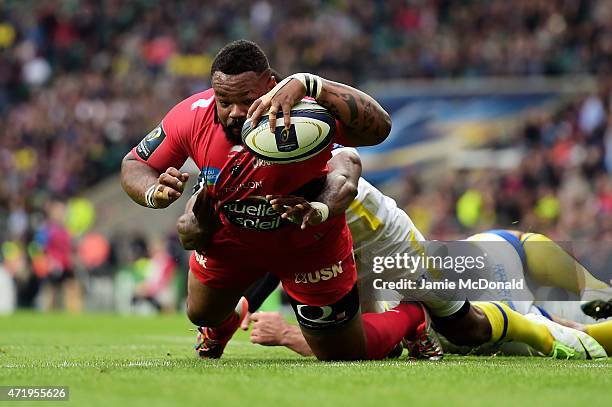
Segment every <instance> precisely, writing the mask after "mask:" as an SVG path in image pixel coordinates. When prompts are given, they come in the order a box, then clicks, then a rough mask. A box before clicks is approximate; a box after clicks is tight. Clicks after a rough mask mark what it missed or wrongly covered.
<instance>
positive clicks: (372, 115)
mask: <svg viewBox="0 0 612 407" xmlns="http://www.w3.org/2000/svg"><path fill="white" fill-rule="evenodd" d="M305 96H310V97H313V98H315V99H316V101H317V103H319V104H320V105H322V106H323V107H325V108H326V109H327V110H329V111H330V113H331V114H332V115H333V116H334V117H335V118H336V119H337V120H338V121H339V122H340V123H341V125H342V129H341V131H340V133H341V134H342V137H343V138H344V140H343V141H342V142H346V143H347V144H349V145H353V146H370V145H375V144H379V143H382V142H383V141H384V140H385V139H386V138H387V136H388V135H389V132H390V131H391V117H390V116H389V114H388V113H387V112H386V111H385V110H384V109H383V108H382V107H381V106H380V104H378V102H376V100H374V98H372V97H371V96H369V95H368V94H366V93H364V92H362V91H360V90H358V89H355V88H353V87H350V86H348V85H345V84H342V83H338V82H334V81H330V80H327V79H323V78H320V77H318V76H316V75H311V74H304V73H299V74H294V75H291V76H289V77H288V78H285V79H284V80H282V81H281V82H280V83H278V84H277V85H276V86H275V87H274V88H273V89H272V90H270V92H268V93H266V94H265V95H263V96H262V97H260V98H259V99H257V100H256V101H255V102H254V103H253V104H252V105H251V107H250V108H249V112H248V117H250V118H251V126H253V127H254V126H255V125H256V124H257V123H258V122H259V119H260V118H261V116H262V115H263V114H264V113H265V112H266V110H269V112H268V115H269V116H268V119H269V123H270V129H272V131H274V130H273V129H274V128H276V114H277V113H278V112H279V111H282V112H283V117H284V122H285V123H290V114H291V113H290V112H291V108H292V107H293V106H294V105H295V104H296V103H297V102H299V101H300V100H302V99H303V98H304V97H305Z"/></svg>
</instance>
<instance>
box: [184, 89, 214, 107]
mask: <svg viewBox="0 0 612 407" xmlns="http://www.w3.org/2000/svg"><path fill="white" fill-rule="evenodd" d="M181 103H182V104H184V105H185V107H188V108H189V110H190V111H196V110H198V109H204V110H212V109H213V108H214V105H215V91H214V90H213V88H209V89H206V90H205V91H202V92H198V93H195V94H193V95H191V96H189V97H188V98H187V99H185V100H183V101H182V102H181Z"/></svg>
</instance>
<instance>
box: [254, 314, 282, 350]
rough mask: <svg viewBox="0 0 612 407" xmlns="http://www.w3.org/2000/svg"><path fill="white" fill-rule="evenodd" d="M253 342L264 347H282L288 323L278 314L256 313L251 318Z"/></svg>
mask: <svg viewBox="0 0 612 407" xmlns="http://www.w3.org/2000/svg"><path fill="white" fill-rule="evenodd" d="M250 320H251V322H252V324H253V329H252V330H251V342H253V343H258V344H260V345H264V346H282V345H283V334H284V332H285V328H286V327H287V325H288V324H287V321H285V319H284V318H283V316H282V315H281V314H280V313H278V312H256V313H254V314H252V315H251V318H250Z"/></svg>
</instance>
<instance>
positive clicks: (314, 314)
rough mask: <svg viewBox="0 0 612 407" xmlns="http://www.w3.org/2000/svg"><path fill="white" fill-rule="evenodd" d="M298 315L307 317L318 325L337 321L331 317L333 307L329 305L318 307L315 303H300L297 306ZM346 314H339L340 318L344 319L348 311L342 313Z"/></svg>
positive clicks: (306, 318) (307, 319)
mask: <svg viewBox="0 0 612 407" xmlns="http://www.w3.org/2000/svg"><path fill="white" fill-rule="evenodd" d="M296 310H297V313H298V316H300V317H301V318H303V319H305V320H306V321H308V322H312V323H315V324H318V325H321V324H322V325H326V324H333V323H335V322H336V318H330V316H331V314H332V312H333V308H332V307H330V306H329V305H325V306H322V307H316V306H313V305H298V306H297V307H296ZM342 314H344V315H338V317H340V319H343V318H344V317H345V316H346V313H344V312H343V313H342Z"/></svg>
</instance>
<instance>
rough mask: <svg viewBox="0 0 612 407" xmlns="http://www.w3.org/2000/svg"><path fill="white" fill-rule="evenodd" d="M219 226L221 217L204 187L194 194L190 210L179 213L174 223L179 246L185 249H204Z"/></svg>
mask: <svg viewBox="0 0 612 407" xmlns="http://www.w3.org/2000/svg"><path fill="white" fill-rule="evenodd" d="M191 199H193V198H191ZM220 227H221V219H220V218H219V215H218V214H217V212H216V211H215V205H214V201H213V199H212V197H211V196H210V195H209V194H207V193H206V189H205V188H204V189H202V190H201V191H200V192H199V193H198V195H197V196H196V198H195V201H194V204H193V207H192V208H191V210H188V211H187V212H186V213H184V214H183V215H181V216H180V217H179V219H178V222H177V224H176V228H177V231H178V235H179V240H180V241H181V246H183V248H184V249H185V250H204V249H206V248H207V247H208V245H209V244H210V243H211V241H212V238H213V236H214V234H215V232H216V231H217V230H219V228H220Z"/></svg>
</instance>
